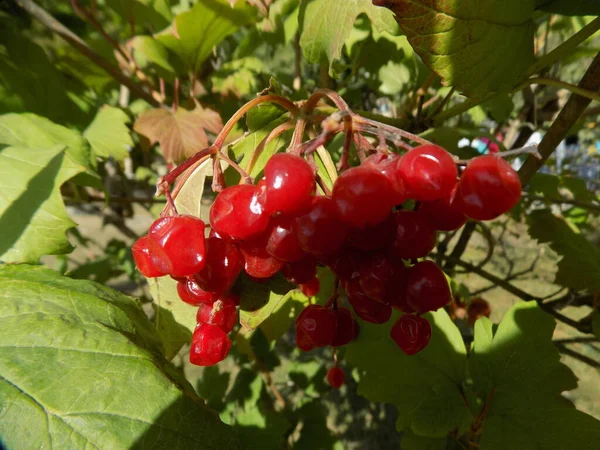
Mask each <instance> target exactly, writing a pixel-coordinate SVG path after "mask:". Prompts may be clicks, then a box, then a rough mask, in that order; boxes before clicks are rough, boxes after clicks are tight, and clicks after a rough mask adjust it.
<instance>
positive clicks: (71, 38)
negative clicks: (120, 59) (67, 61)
mask: <svg viewBox="0 0 600 450" xmlns="http://www.w3.org/2000/svg"><path fill="white" fill-rule="evenodd" d="M15 1H16V2H17V4H18V5H19V6H20V7H21V8H23V9H24V10H25V11H26V12H27V13H28V14H29V15H31V16H32V17H33V18H35V19H37V20H38V21H39V22H40V23H41V24H42V25H44V26H45V27H46V28H48V29H49V30H50V31H52V32H53V33H55V34H57V35H58V36H60V37H61V38H63V39H64V40H65V41H67V42H68V43H69V44H70V45H71V46H72V47H74V48H75V49H76V50H77V51H79V52H80V53H81V54H82V55H83V56H85V57H86V58H88V59H89V60H90V61H92V62H93V63H94V64H96V65H97V66H98V67H100V68H102V69H103V70H104V71H105V72H106V73H108V74H109V75H110V76H111V77H113V78H114V79H115V80H116V81H117V82H119V83H120V84H122V85H124V86H127V87H128V88H129V90H130V91H131V92H132V93H134V94H135V95H137V96H138V97H140V98H142V99H144V100H145V101H147V102H148V103H150V104H151V105H153V106H156V107H158V106H160V103H159V102H158V101H156V99H154V97H152V94H150V93H149V92H146V91H145V90H143V89H142V88H141V87H140V86H138V85H137V84H136V83H135V82H134V81H133V80H131V79H130V78H129V77H127V76H126V75H124V74H123V72H121V71H120V70H119V69H118V68H117V67H116V66H114V65H113V64H111V63H110V62H109V61H107V60H106V59H104V58H103V57H102V56H100V55H99V54H98V53H96V52H95V51H94V50H92V48H91V47H90V46H88V45H87V44H86V43H85V42H84V41H83V40H82V39H80V38H79V37H78V36H77V35H76V34H74V33H73V32H72V31H71V30H69V29H68V28H66V27H65V26H64V25H63V24H62V23H60V22H59V21H58V20H56V19H55V18H54V17H52V16H51V15H50V14H48V13H47V12H46V11H45V10H44V9H42V8H40V7H39V6H38V5H37V4H36V3H35V2H34V1H33V0H15Z"/></svg>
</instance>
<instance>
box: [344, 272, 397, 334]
mask: <svg viewBox="0 0 600 450" xmlns="http://www.w3.org/2000/svg"><path fill="white" fill-rule="evenodd" d="M344 289H345V290H346V295H347V296H348V301H349V302H350V305H352V308H353V309H354V312H355V313H356V315H357V316H358V317H360V318H361V319H362V320H364V321H365V322H370V323H376V324H382V323H386V322H387V321H388V320H390V317H392V307H391V306H389V305H386V304H384V303H381V302H378V301H377V300H373V299H372V298H370V297H368V296H367V295H366V294H365V293H364V292H363V291H362V289H361V287H360V280H359V279H358V278H354V279H352V280H350V281H348V282H346V283H345V286H344Z"/></svg>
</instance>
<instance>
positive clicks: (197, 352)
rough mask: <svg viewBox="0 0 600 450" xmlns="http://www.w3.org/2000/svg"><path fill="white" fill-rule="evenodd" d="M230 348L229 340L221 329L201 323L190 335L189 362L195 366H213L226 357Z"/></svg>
mask: <svg viewBox="0 0 600 450" xmlns="http://www.w3.org/2000/svg"><path fill="white" fill-rule="evenodd" d="M230 348H231V340H230V339H229V337H227V334H226V333H225V332H224V331H223V330H221V329H220V328H219V327H217V326H216V325H211V324H209V323H201V324H199V325H198V326H197V327H196V329H195V330H194V334H193V335H192V344H191V347H190V362H191V363H192V364H194V365H196V366H214V365H215V364H217V363H218V362H221V361H223V360H224V359H225V358H226V357H227V354H228V353H229V349H230Z"/></svg>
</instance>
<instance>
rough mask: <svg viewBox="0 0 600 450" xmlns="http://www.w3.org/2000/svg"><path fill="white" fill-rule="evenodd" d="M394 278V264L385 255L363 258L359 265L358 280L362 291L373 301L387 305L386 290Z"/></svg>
mask: <svg viewBox="0 0 600 450" xmlns="http://www.w3.org/2000/svg"><path fill="white" fill-rule="evenodd" d="M393 276H394V264H393V263H392V261H391V260H390V259H389V258H388V257H387V256H385V255H382V254H376V255H372V256H371V257H369V258H364V259H363V261H362V264H361V265H360V271H359V278H358V279H359V280H360V287H361V289H362V291H363V292H364V293H365V294H366V295H367V296H369V297H371V298H372V299H374V300H377V301H380V302H384V303H387V301H388V290H389V289H390V288H391V286H390V285H391V283H392V277H393Z"/></svg>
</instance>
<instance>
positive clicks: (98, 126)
mask: <svg viewBox="0 0 600 450" xmlns="http://www.w3.org/2000/svg"><path fill="white" fill-rule="evenodd" d="M129 123H130V119H129V116H128V115H127V114H125V113H124V112H123V111H121V110H120V109H119V108H115V107H114V106H109V105H104V106H103V107H102V108H100V109H99V110H98V113H97V114H96V117H94V120H93V121H92V123H91V124H90V125H89V126H88V127H87V129H86V130H85V131H84V132H83V135H84V136H85V138H86V139H87V140H88V142H89V143H90V145H91V146H92V149H93V150H94V152H95V153H96V155H98V156H100V157H103V158H110V157H113V158H115V159H116V160H117V161H121V162H122V161H123V160H124V159H125V158H126V157H127V156H128V155H129V149H130V148H131V147H133V141H132V140H131V132H130V130H129V127H127V124H129Z"/></svg>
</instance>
